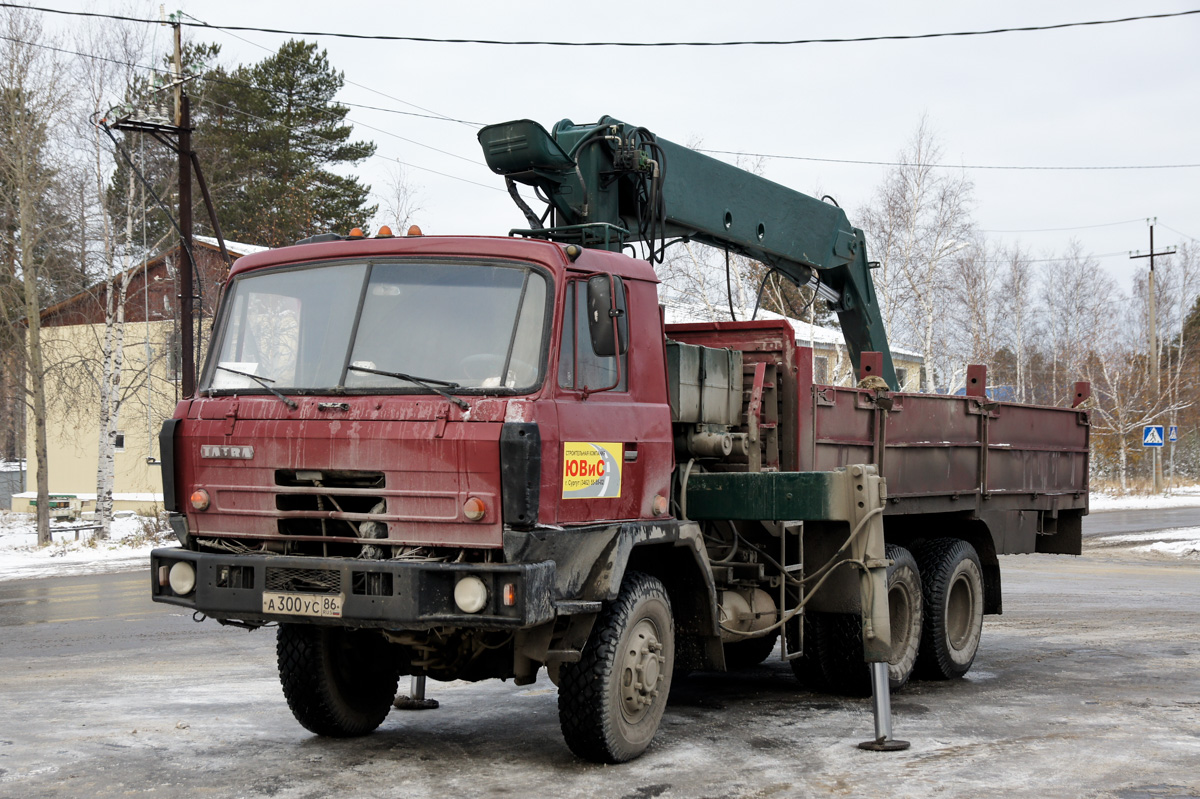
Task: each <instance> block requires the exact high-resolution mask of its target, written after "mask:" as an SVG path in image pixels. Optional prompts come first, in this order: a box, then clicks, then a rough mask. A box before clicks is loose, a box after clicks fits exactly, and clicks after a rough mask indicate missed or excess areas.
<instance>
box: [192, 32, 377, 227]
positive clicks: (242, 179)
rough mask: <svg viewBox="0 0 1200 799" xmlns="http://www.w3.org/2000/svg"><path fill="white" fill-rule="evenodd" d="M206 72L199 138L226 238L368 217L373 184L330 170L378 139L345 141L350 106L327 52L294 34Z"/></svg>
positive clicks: (353, 160) (361, 221)
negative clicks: (341, 98) (263, 51)
mask: <svg viewBox="0 0 1200 799" xmlns="http://www.w3.org/2000/svg"><path fill="white" fill-rule="evenodd" d="M208 78H209V79H208V80H207V81H206V83H207V91H206V94H205V97H204V98H203V102H202V103H201V105H200V114H199V115H198V118H197V119H196V120H195V127H196V133H195V141H196V145H197V151H198V152H199V153H200V158H201V163H202V164H203V166H204V169H205V170H206V174H207V175H208V177H209V182H210V184H212V185H213V187H214V194H215V195H216V196H215V197H214V201H215V202H216V204H217V205H218V213H219V214H220V220H221V226H222V228H223V229H224V232H225V235H226V236H228V237H229V238H231V239H236V240H240V241H246V242H249V243H253V244H263V245H268V246H272V247H279V246H284V245H287V244H292V243H293V242H295V241H296V240H297V239H300V238H303V237H305V236H308V235H311V234H313V233H319V232H324V231H327V230H347V229H349V228H352V227H355V226H363V225H365V224H366V223H367V221H368V220H369V219H370V218H371V216H372V215H373V214H374V213H375V211H376V208H375V206H369V205H367V200H368V196H369V193H370V187H369V186H366V185H364V184H362V183H360V182H359V181H358V180H357V179H356V178H353V177H346V176H343V175H338V174H336V173H334V172H332V171H330V168H331V167H336V166H340V165H355V164H358V163H360V162H362V160H363V159H365V158H368V157H369V156H371V155H372V154H373V153H374V152H375V145H374V144H373V143H371V142H364V141H350V134H351V130H352V128H351V126H350V125H347V124H345V123H344V120H345V117H346V113H347V111H348V109H347V108H346V107H345V106H342V105H339V104H337V103H335V102H334V101H333V97H334V95H335V94H337V92H338V91H339V90H340V89H341V87H342V84H343V82H344V78H343V75H342V73H341V72H338V71H336V70H334V69H333V68H332V67H331V66H330V64H329V58H328V56H327V54H326V52H325V51H324V50H320V51H318V49H317V46H316V45H315V44H309V43H307V42H304V41H300V40H291V41H288V42H286V43H285V44H284V45H283V46H282V47H280V48H279V51H278V52H277V53H275V54H274V55H272V56H269V57H267V58H266V59H264V60H263V61H261V62H259V63H257V64H255V65H253V66H241V67H238V68H237V69H235V70H233V71H232V72H229V73H226V72H225V71H224V70H221V69H216V70H213V71H212V72H211V73H210V74H209V76H208Z"/></svg>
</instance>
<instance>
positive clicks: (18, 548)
mask: <svg viewBox="0 0 1200 799" xmlns="http://www.w3.org/2000/svg"><path fill="white" fill-rule="evenodd" d="M115 516H116V518H114V519H113V523H112V535H111V537H110V538H109V539H108V540H101V539H98V538H97V537H96V534H97V533H98V532H99V531H98V530H97V529H96V523H95V522H91V521H84V522H52V523H51V525H50V528H51V538H53V542H52V543H51V544H48V545H47V546H44V547H39V546H38V543H37V526H36V523H35V520H34V517H33V515H32V514H29V513H11V512H9V511H0V580H21V579H27V578H31V577H45V576H48V575H55V576H63V575H72V574H95V573H97V572H110V571H132V570H135V569H138V568H146V567H148V566H149V563H150V550H151V549H153V548H154V547H156V546H163V545H164V544H167V543H170V542H173V541H174V540H175V536H174V535H173V534H172V533H171V532H170V531H169V530H168V529H166V528H165V525H163V523H162V522H160V521H159V520H158V519H153V518H148V517H145V516H137V515H136V514H133V513H130V512H128V511H125V512H122V511H118V512H117V513H116V514H115Z"/></svg>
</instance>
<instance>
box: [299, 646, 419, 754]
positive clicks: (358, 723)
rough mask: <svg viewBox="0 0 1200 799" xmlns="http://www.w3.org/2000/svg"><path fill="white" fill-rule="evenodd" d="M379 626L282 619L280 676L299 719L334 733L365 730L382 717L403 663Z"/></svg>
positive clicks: (352, 734)
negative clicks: (367, 628) (373, 628)
mask: <svg viewBox="0 0 1200 799" xmlns="http://www.w3.org/2000/svg"><path fill="white" fill-rule="evenodd" d="M387 650H388V645H387V642H386V641H385V640H384V639H383V637H382V636H381V635H380V634H379V633H376V632H369V631H362V630H349V629H346V628H344V627H321V626H317V625H312V624H280V625H279V632H278V633H277V635H276V638H275V652H276V655H277V656H278V659H279V682H280V683H281V684H282V685H283V695H284V696H285V697H286V698H287V703H288V707H289V708H291V711H292V715H293V716H295V717H296V721H298V722H300V724H301V725H302V726H303V727H304V728H305V729H307V730H309V731H310V732H314V733H316V734H317V735H326V736H330V737H333V738H353V737H356V736H359V735H366V734H367V733H369V732H372V731H373V730H374V729H375V728H376V727H378V726H379V725H380V724H382V723H383V720H384V719H385V718H387V714H388V711H389V710H391V708H392V699H394V698H395V696H396V683H397V680H398V679H399V677H398V674H399V669H398V668H397V667H396V665H395V661H394V660H393V659H392V658H391V657H390V656H389V655H390V653H389V652H388V651H387Z"/></svg>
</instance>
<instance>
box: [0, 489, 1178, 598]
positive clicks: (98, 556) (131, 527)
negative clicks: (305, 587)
mask: <svg viewBox="0 0 1200 799" xmlns="http://www.w3.org/2000/svg"><path fill="white" fill-rule="evenodd" d="M1090 506H1091V510H1092V512H1093V513H1096V512H1100V513H1102V512H1104V511H1110V510H1148V509H1155V508H1187V507H1200V485H1193V486H1183V487H1177V488H1175V489H1174V490H1173V491H1172V493H1171V495H1170V496H1147V495H1141V494H1132V495H1127V496H1115V495H1112V494H1102V493H1093V494H1092V495H1091V502H1090ZM51 526H52V527H53V533H52V535H53V538H54V543H52V544H50V545H49V546H45V547H39V546H38V545H37V532H36V528H35V526H34V520H33V516H32V515H30V514H27V513H11V512H8V511H0V580H19V579H27V578H31V577H45V576H48V575H73V574H95V573H96V572H110V571H134V570H136V569H140V568H145V567H146V566H147V565H148V564H149V561H150V550H151V549H153V548H154V547H156V546H166V545H170V544H173V543H174V541H175V536H174V535H172V534H171V533H170V531H169V530H167V529H165V527H164V526H163V525H162V524H161V523H159V522H158V521H157V520H155V519H149V518H146V517H143V516H135V515H133V514H130V513H127V512H126V513H118V518H116V519H114V520H113V527H112V537H111V538H110V539H109V540H108V541H100V540H98V539H96V538H95V534H96V530H95V529H94V523H93V522H91V521H83V522H55V523H54V524H52V525H51ZM1088 546H1089V548H1092V547H1095V548H1103V549H1117V548H1119V549H1123V550H1128V551H1130V552H1133V553H1135V554H1138V555H1142V556H1149V557H1164V556H1165V557H1171V558H1183V559H1188V560H1190V559H1200V527H1185V528H1178V529H1174V530H1158V531H1156V532H1150V533H1135V534H1123V535H1111V536H1103V537H1099V538H1095V539H1088Z"/></svg>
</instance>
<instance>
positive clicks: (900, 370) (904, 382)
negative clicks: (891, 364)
mask: <svg viewBox="0 0 1200 799" xmlns="http://www.w3.org/2000/svg"><path fill="white" fill-rule="evenodd" d="M896 382H897V383H898V384H899V385H900V390H901V391H907V390H908V369H907V368H906V367H903V366H900V367H897V369H896Z"/></svg>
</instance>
